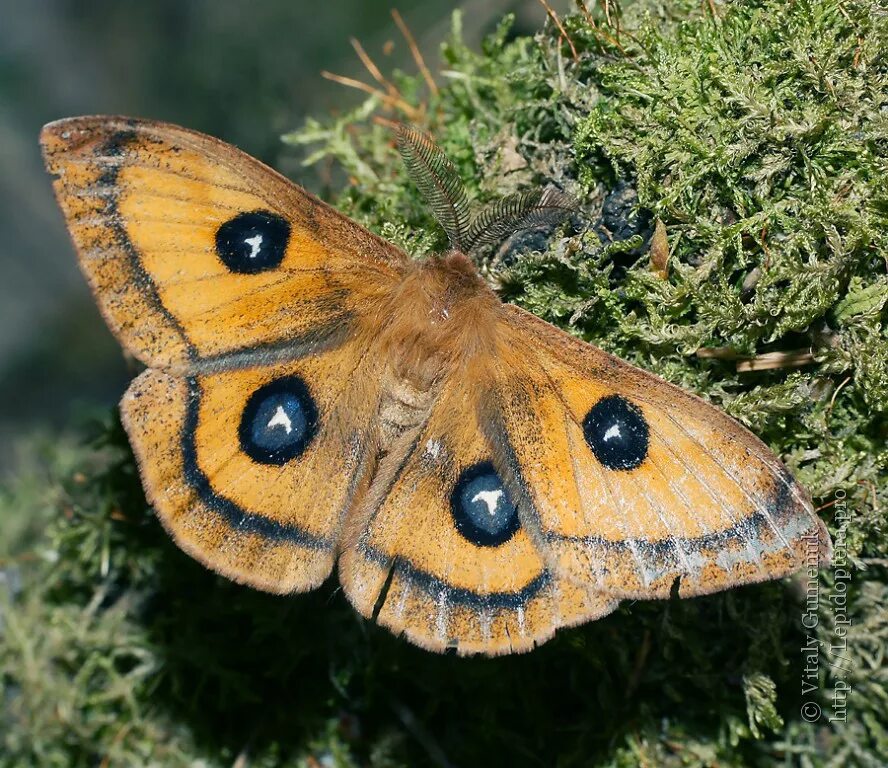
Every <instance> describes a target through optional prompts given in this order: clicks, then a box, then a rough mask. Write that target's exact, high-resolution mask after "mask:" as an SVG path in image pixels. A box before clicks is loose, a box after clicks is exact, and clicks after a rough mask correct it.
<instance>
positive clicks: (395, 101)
mask: <svg viewBox="0 0 888 768" xmlns="http://www.w3.org/2000/svg"><path fill="white" fill-rule="evenodd" d="M321 77H323V78H325V79H327V80H332V81H333V82H334V83H339V84H340V85H345V86H347V87H348V88H356V89H357V90H359V91H363V92H364V93H369V94H370V95H371V96H376V97H377V98H378V99H380V100H381V101H382V102H383V103H384V104H386V105H388V106H390V107H393V108H394V109H399V110H401V112H403V113H404V114H405V115H406V116H407V117H409V118H410V120H413V121H415V120H417V119H418V118H419V116H420V112H419V110H417V109H416V108H415V107H412V106H410V105H409V104H408V103H407V102H406V101H404V99H401V98H398V97H397V96H392V95H391V94H390V93H385V92H384V91H380V90H379V88H374V87H373V86H372V85H368V84H367V83H364V82H362V81H361V80H355V79H354V78H351V77H344V76H343V75H336V74H334V73H333V72H328V71H327V70H323V71H322V72H321Z"/></svg>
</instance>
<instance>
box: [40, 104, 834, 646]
mask: <svg viewBox="0 0 888 768" xmlns="http://www.w3.org/2000/svg"><path fill="white" fill-rule="evenodd" d="M41 143H42V147H43V153H44V157H45V161H46V166H47V169H48V170H49V172H50V173H51V174H53V175H54V177H55V179H54V182H53V184H54V188H55V193H56V196H57V198H58V202H59V204H60V206H61V208H62V211H63V212H64V215H65V217H66V219H67V224H68V228H69V230H70V233H71V235H72V238H73V240H74V244H75V245H76V247H77V250H78V252H79V260H80V266H81V267H82V269H83V272H84V273H85V275H86V278H87V280H88V281H89V284H90V285H91V287H92V290H93V293H94V294H95V297H96V300H97V302H98V305H99V307H100V308H101V311H102V313H103V315H104V317H105V319H106V320H107V322H108V325H109V326H110V328H111V330H112V331H113V332H114V333H115V334H116V336H117V338H118V339H119V340H120V342H121V343H122V345H123V346H124V347H125V348H126V349H127V350H129V351H130V352H131V353H132V354H134V355H135V356H136V357H137V358H138V359H139V360H141V361H142V362H143V363H144V364H145V365H146V366H147V368H146V370H145V371H144V372H143V373H142V374H141V375H139V376H138V378H136V379H135V380H134V381H133V382H132V384H131V386H130V388H129V390H128V391H127V392H126V394H125V395H124V397H123V400H122V403H121V415H122V420H123V424H124V426H125V428H126V431H127V433H128V435H129V439H130V442H131V444H132V447H133V449H134V452H135V455H136V457H137V460H138V463H139V468H140V472H141V477H142V482H143V485H144V488H145V491H146V494H147V497H148V499H149V501H150V503H151V504H152V505H153V507H154V508H155V510H156V513H157V516H158V517H159V518H160V521H161V522H162V523H163V525H164V526H165V528H166V529H167V531H168V532H169V533H170V535H171V536H172V537H173V539H174V540H175V541H176V543H177V544H178V545H179V546H180V547H181V548H182V549H183V550H185V551H186V552H187V553H189V554H190V555H192V556H193V557H195V558H196V559H198V560H199V561H200V562H202V563H204V564H205V565H206V566H208V567H209V568H211V569H213V570H214V571H216V572H218V573H220V574H222V575H224V576H226V577H228V578H230V579H233V580H235V581H237V582H241V583H243V584H247V585H250V586H252V587H255V588H257V589H260V590H266V591H268V592H274V593H281V594H284V593H293V592H303V591H306V590H310V589H313V588H315V587H317V586H318V585H320V584H321V583H322V582H323V581H324V580H325V579H327V578H328V576H330V574H331V572H332V570H333V568H334V566H336V567H337V568H338V576H339V581H340V583H341V585H342V589H343V591H344V593H345V595H346V597H347V598H348V600H349V601H350V602H351V603H352V605H353V606H354V607H355V608H356V609H357V611H358V612H359V613H360V614H361V615H362V616H365V617H368V618H372V619H374V620H376V621H377V622H378V623H380V624H382V625H383V626H385V627H388V628H389V629H390V630H391V631H392V632H395V633H397V634H401V635H403V636H404V637H406V638H407V639H408V640H409V641H410V642H412V643H415V644H417V645H419V646H422V647H423V648H427V649H430V650H433V651H444V650H447V649H452V650H455V652H457V653H459V654H476V653H482V654H488V655H496V654H506V653H512V652H520V651H527V650H529V649H531V648H533V647H535V646H537V645H539V644H540V643H542V642H544V641H545V640H547V639H548V638H550V637H551V636H552V635H553V633H554V632H555V630H557V629H558V628H559V627H567V626H571V625H576V624H579V623H581V622H587V621H591V620H593V619H598V618H600V617H602V616H605V615H606V614H608V613H610V612H611V611H613V610H614V609H615V608H616V606H617V605H618V603H619V602H620V601H621V600H627V599H633V600H634V599H662V598H668V597H670V596H671V595H675V594H677V595H679V596H692V595H703V594H707V593H711V592H716V591H719V590H723V589H726V588H728V587H732V586H735V585H738V584H746V583H750V582H758V581H763V580H766V579H775V578H778V577H781V576H784V575H786V574H789V573H791V572H793V571H795V570H797V569H799V568H800V567H802V566H803V565H805V564H806V563H809V562H810V560H811V557H812V553H813V555H814V556H815V557H817V556H819V557H820V558H827V557H829V552H830V547H831V544H830V539H829V534H828V532H827V530H826V528H825V526H824V525H823V523H822V522H821V521H820V519H819V518H818V517H817V516H816V515H815V513H814V512H813V510H812V506H811V503H810V501H809V498H808V496H807V494H806V492H805V491H804V490H803V489H802V488H801V487H800V486H799V485H798V483H797V482H796V481H795V480H794V479H793V477H792V476H791V475H790V474H789V472H788V471H787V469H786V468H785V467H784V465H783V464H782V463H781V462H780V461H779V459H778V458H777V457H776V456H775V455H774V454H773V453H772V452H771V451H770V450H769V449H768V448H767V447H766V446H765V445H764V444H763V443H762V442H761V441H759V440H758V439H757V438H756V437H755V436H753V435H752V434H751V433H750V432H748V431H747V430H746V429H744V428H743V427H741V426H740V425H739V424H738V423H736V422H735V421H733V420H732V419H731V418H729V417H728V416H727V415H725V414H724V413H723V412H721V411H720V410H718V409H717V408H715V407H713V406H711V405H709V404H707V403H705V402H704V401H703V400H701V399H699V398H697V397H695V396H694V395H691V394H688V393H687V392H684V391H682V390H681V389H679V388H677V387H675V386H673V385H671V384H669V383H667V382H666V381H664V380H662V379H660V378H658V377H657V376H654V375H652V374H650V373H647V372H645V371H642V370H639V369H638V368H635V367H633V366H631V365H629V364H627V363H625V362H623V361H621V360H619V359H617V358H615V357H613V356H611V355H609V354H606V353H605V352H603V351H601V350H599V349H597V348H596V347H593V346H590V345H589V344H586V343H584V342H582V341H580V340H578V339H576V338H573V337H572V336H570V335H568V334H566V333H564V332H562V331H561V330H558V329H556V328H554V327H553V326H551V325H549V324H547V323H545V322H543V321H542V320H539V319H537V318H536V317H534V316H533V315H531V314H529V313H528V312H526V311H523V310H521V309H519V308H518V307H516V306H511V305H509V304H504V303H502V302H501V301H500V299H499V298H498V297H497V295H496V294H495V293H494V291H493V290H492V289H491V288H490V287H488V285H487V284H486V283H485V281H484V280H483V279H482V278H481V276H480V275H479V272H478V270H477V269H476V267H475V266H474V264H473V261H472V260H471V258H470V255H469V254H471V253H472V252H473V250H475V249H476V248H477V247H478V246H479V245H480V244H483V243H488V242H491V241H495V240H496V239H501V238H503V237H504V236H506V235H508V234H509V233H511V232H513V231H515V230H516V229H519V228H521V227H527V226H532V225H534V224H537V223H540V222H546V221H551V220H553V219H554V218H557V216H558V215H559V209H562V208H563V207H564V200H563V196H560V195H559V194H558V193H549V192H546V193H539V192H532V193H525V194H522V195H515V196H512V197H508V198H504V199H503V200H501V201H499V202H498V203H495V204H493V205H492V206H490V207H488V208H486V209H483V210H482V211H481V212H480V213H478V214H477V215H473V213H472V210H471V208H470V206H469V204H468V201H467V195H466V192H465V189H464V187H463V185H462V183H461V181H460V179H459V177H458V174H457V172H456V170H455V168H454V166H453V165H452V164H451V163H450V162H448V160H447V158H446V157H445V156H444V155H443V153H442V152H441V151H440V150H439V149H438V148H437V147H436V146H435V145H434V143H433V142H432V141H431V139H429V138H428V137H427V136H426V135H425V134H422V133H420V132H419V131H417V130H416V129H413V128H404V129H402V130H401V131H400V133H399V136H398V144H399V147H400V149H401V152H402V154H403V156H404V158H405V160H406V163H407V167H408V170H409V171H410V174H411V176H412V178H413V180H414V181H415V183H416V185H417V186H418V188H419V190H420V192H421V193H422V194H423V195H424V197H425V198H426V199H427V201H428V202H429V204H430V205H431V209H432V210H433V212H434V214H435V216H436V217H437V219H438V221H439V222H440V223H441V225H442V226H443V228H444V229H445V231H446V233H447V235H448V238H449V241H450V249H449V250H448V251H446V252H445V253H433V254H429V255H428V256H427V257H426V258H423V259H421V260H413V259H411V258H409V257H408V256H407V255H406V254H405V253H403V252H402V251H401V250H399V249H398V248H397V247H395V246H394V245H392V244H391V243H388V242H386V241H384V240H382V239H380V238H379V237H377V236H376V235H374V234H371V233H370V232H368V231H367V230H365V229H364V228H362V227H361V226H359V225H358V224H356V223H355V222H353V221H351V220H349V219H348V218H346V217H344V216H342V215H341V214H339V213H337V212H336V211H335V210H334V209H333V208H331V207H330V206H328V205H326V204H325V203H323V202H321V201H320V200H318V199H317V198H315V197H313V196H312V195H310V194H308V193H307V192H306V191H304V190H303V189H301V188H300V187H298V186H296V185H294V184H293V183H291V182H290V181H288V180H287V179H285V178H284V177H282V176H280V175H278V174H277V173H275V172H274V171H273V170H271V169H269V168H267V167H266V166H264V165H262V164H261V163H260V162H258V161H257V160H254V159H253V158H251V157H249V156H248V155H246V154H244V153H242V152H240V151H239V150H237V149H235V148H234V147H232V146H229V145H227V144H224V143H222V142H221V141H218V140H216V139H213V138H210V137H208V136H204V135H201V134H199V133H195V132H193V131H189V130H186V129H183V128H179V127H176V126H173V125H168V124H164V123H160V122H154V121H145V120H135V119H128V118H120V117H80V118H72V119H67V120H62V121H59V122H55V123H51V124H49V125H47V126H46V127H45V128H44V129H43V132H42V135H41Z"/></svg>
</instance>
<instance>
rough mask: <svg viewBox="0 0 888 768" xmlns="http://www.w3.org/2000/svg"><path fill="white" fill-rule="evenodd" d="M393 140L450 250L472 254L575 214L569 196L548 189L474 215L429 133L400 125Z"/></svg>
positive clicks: (462, 187) (500, 201)
mask: <svg viewBox="0 0 888 768" xmlns="http://www.w3.org/2000/svg"><path fill="white" fill-rule="evenodd" d="M397 141H398V150H399V152H400V153H401V157H402V158H403V160H404V165H405V166H406V167H407V173H408V175H409V176H410V178H411V180H412V181H413V183H414V184H416V186H417V188H418V189H419V191H420V193H421V194H422V196H423V198H425V201H426V203H427V204H428V206H429V208H430V209H431V211H432V214H433V215H434V217H435V219H437V221H438V223H439V224H440V225H441V226H442V227H443V228H444V231H445V232H446V233H447V239H448V240H449V242H450V248H451V249H452V250H454V251H458V252H461V253H468V254H471V253H474V252H475V251H477V250H478V249H480V248H482V247H484V246H486V245H493V244H496V243H499V242H502V241H503V240H505V239H506V238H507V237H509V236H510V235H512V234H514V233H515V232H518V231H520V230H522V229H531V228H533V227H540V226H547V225H553V224H557V223H558V222H559V221H561V220H562V219H563V218H564V217H565V216H567V215H568V214H570V213H573V212H575V211H576V210H577V207H576V201H575V200H574V199H573V198H572V197H571V196H570V195H568V194H567V193H565V192H562V191H561V190H559V189H555V188H554V187H550V188H546V189H536V190H529V191H526V192H518V193H515V194H512V195H507V196H505V197H501V198H499V199H497V200H494V201H493V202H491V203H488V204H487V205H486V206H485V207H483V208H481V209H480V210H475V211H473V210H472V207H471V206H470V205H469V199H468V195H467V194H466V188H465V185H464V184H463V182H462V179H461V178H460V177H459V173H458V172H457V170H456V167H455V166H454V165H453V163H452V162H451V161H450V160H449V158H448V157H447V155H445V154H444V152H443V151H442V150H441V148H440V147H438V145H437V144H435V142H434V141H433V140H432V138H431V137H430V136H428V134H426V133H423V132H422V131H420V130H419V129H418V128H416V127H415V126H412V125H404V124H402V125H400V126H399V127H398V131H397Z"/></svg>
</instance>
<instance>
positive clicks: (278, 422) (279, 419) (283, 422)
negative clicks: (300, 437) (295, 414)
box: [268, 405, 293, 435]
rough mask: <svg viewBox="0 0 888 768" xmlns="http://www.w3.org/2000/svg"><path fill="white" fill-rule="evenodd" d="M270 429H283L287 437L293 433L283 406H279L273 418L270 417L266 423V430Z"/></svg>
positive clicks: (291, 423) (291, 424) (290, 422)
mask: <svg viewBox="0 0 888 768" xmlns="http://www.w3.org/2000/svg"><path fill="white" fill-rule="evenodd" d="M272 427H283V428H284V431H285V432H286V433H287V434H288V435H289V434H290V433H291V432H292V431H293V422H292V421H290V417H289V416H287V412H286V411H285V410H284V406H282V405H279V406H278V407H277V410H276V411H275V412H274V416H272V417H271V420H270V421H269V422H268V428H269V429H271V428H272Z"/></svg>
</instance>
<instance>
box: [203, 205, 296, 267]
mask: <svg viewBox="0 0 888 768" xmlns="http://www.w3.org/2000/svg"><path fill="white" fill-rule="evenodd" d="M289 241H290V224H289V223H288V222H287V220H286V219H284V218H282V217H281V216H278V215H277V214H276V213H272V212H271V211H251V212H249V213H239V214H238V215H237V216H235V217H234V218H233V219H229V220H228V221H226V222H225V223H224V224H223V225H222V226H221V227H219V229H218V230H217V231H216V253H217V255H218V256H219V258H220V259H221V260H222V263H223V264H225V266H226V267H228V269H230V270H231V271H232V272H239V273H241V274H254V273H256V272H264V271H265V270H268V269H274V268H275V267H277V266H279V265H280V263H281V262H282V261H283V260H284V254H285V253H286V251H287V243H289Z"/></svg>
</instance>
